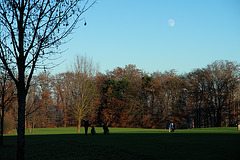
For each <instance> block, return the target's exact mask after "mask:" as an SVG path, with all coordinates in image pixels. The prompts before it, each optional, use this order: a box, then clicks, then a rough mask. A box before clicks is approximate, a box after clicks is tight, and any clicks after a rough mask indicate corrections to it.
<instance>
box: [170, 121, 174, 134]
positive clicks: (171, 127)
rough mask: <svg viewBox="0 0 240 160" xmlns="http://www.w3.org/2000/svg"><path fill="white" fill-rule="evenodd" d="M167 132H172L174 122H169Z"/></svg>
mask: <svg viewBox="0 0 240 160" xmlns="http://www.w3.org/2000/svg"><path fill="white" fill-rule="evenodd" d="M169 132H174V123H170V125H169Z"/></svg>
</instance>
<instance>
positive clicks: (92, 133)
mask: <svg viewBox="0 0 240 160" xmlns="http://www.w3.org/2000/svg"><path fill="white" fill-rule="evenodd" d="M95 134H96V130H95V128H94V126H92V129H91V135H95Z"/></svg>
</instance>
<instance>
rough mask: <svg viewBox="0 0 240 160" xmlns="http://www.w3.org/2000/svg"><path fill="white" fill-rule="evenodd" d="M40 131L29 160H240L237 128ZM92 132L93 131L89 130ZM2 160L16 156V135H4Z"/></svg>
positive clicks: (32, 137) (32, 139) (29, 145)
mask: <svg viewBox="0 0 240 160" xmlns="http://www.w3.org/2000/svg"><path fill="white" fill-rule="evenodd" d="M76 130H77V129H76V128H39V129H35V131H34V133H28V131H26V135H27V136H26V159H27V160H34V159H36V160H43V159H58V160H65V159H66V160H75V159H119V160H122V159H144V160H145V159H184V160H188V159H189V160H190V159H194V160H200V159H204V160H207V159H211V160H212V159H217V160H223V159H239V155H238V153H239V149H240V137H239V136H240V135H239V134H240V132H239V131H237V130H236V128H203V129H185V130H176V132H174V133H168V130H166V129H138V128H135V129H134V128H110V133H111V134H110V135H108V136H106V135H103V134H102V133H103V131H102V128H96V131H97V133H98V134H97V135H95V136H91V135H88V136H85V135H84V134H83V129H81V133H80V134H76ZM89 131H90V129H89ZM4 144H5V146H4V148H2V149H1V150H0V159H1V160H2V159H9V160H12V159H14V158H15V156H16V135H15V134H11V135H5V136H4Z"/></svg>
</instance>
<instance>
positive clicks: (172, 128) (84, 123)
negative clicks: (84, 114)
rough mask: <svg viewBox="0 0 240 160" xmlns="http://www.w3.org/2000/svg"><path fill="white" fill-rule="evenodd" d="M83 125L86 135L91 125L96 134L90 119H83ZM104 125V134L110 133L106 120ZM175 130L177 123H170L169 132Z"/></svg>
mask: <svg viewBox="0 0 240 160" xmlns="http://www.w3.org/2000/svg"><path fill="white" fill-rule="evenodd" d="M83 126H84V128H85V135H87V134H88V127H91V135H95V134H96V130H95V128H94V126H93V125H91V124H90V123H89V120H86V121H85V120H83ZM102 127H103V134H104V135H109V129H108V126H107V122H106V121H104V122H103V123H102ZM174 130H175V125H174V123H172V122H171V123H170V125H169V132H174Z"/></svg>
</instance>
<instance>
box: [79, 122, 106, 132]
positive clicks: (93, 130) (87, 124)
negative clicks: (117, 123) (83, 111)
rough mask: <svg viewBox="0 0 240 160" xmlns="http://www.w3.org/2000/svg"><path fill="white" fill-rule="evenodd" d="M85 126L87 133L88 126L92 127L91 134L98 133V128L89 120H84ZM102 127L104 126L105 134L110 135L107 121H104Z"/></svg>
mask: <svg viewBox="0 0 240 160" xmlns="http://www.w3.org/2000/svg"><path fill="white" fill-rule="evenodd" d="M83 126H84V128H85V135H87V134H88V127H91V135H95V134H96V130H95V128H94V126H93V125H91V123H90V122H89V120H86V121H85V120H83ZM102 127H103V134H104V135H109V129H108V126H107V122H106V121H104V122H103V123H102Z"/></svg>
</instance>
